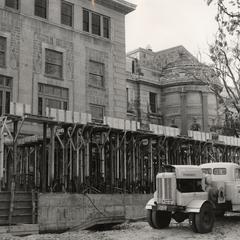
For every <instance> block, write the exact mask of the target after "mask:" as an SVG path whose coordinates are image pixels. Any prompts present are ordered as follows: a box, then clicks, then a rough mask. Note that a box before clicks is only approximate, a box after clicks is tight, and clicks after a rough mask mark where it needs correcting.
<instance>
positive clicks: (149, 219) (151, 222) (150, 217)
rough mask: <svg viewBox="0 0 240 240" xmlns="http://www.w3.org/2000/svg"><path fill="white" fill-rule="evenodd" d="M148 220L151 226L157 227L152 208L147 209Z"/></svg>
mask: <svg viewBox="0 0 240 240" xmlns="http://www.w3.org/2000/svg"><path fill="white" fill-rule="evenodd" d="M147 222H148V224H149V226H150V227H152V228H155V227H154V225H153V221H152V210H150V209H148V210H147Z"/></svg>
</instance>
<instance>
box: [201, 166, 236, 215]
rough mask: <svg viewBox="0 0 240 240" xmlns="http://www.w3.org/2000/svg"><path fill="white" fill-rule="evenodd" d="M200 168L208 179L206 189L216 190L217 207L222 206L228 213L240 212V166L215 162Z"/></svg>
mask: <svg viewBox="0 0 240 240" xmlns="http://www.w3.org/2000/svg"><path fill="white" fill-rule="evenodd" d="M200 167H201V169H202V171H203V173H204V174H205V176H206V179H207V184H206V187H208V186H211V187H212V188H215V192H216V193H217V196H215V202H216V207H220V206H218V205H222V206H221V207H222V208H223V207H224V206H225V210H226V211H236V212H238V211H240V166H239V165H238V164H236V163H230V162H215V163H205V164H202V165H200ZM210 197H211V196H210ZM213 198H214V196H213Z"/></svg>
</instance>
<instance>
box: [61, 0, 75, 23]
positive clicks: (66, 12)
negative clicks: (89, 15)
mask: <svg viewBox="0 0 240 240" xmlns="http://www.w3.org/2000/svg"><path fill="white" fill-rule="evenodd" d="M61 23H62V24H64V25H67V26H70V27H72V26H73V5H72V4H71V3H68V2H65V1H62V9H61Z"/></svg>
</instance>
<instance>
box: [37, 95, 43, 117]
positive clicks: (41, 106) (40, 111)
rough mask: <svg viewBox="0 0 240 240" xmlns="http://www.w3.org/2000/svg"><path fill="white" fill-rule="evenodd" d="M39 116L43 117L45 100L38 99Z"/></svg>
mask: <svg viewBox="0 0 240 240" xmlns="http://www.w3.org/2000/svg"><path fill="white" fill-rule="evenodd" d="M38 115H43V99H42V98H41V97H39V98H38Z"/></svg>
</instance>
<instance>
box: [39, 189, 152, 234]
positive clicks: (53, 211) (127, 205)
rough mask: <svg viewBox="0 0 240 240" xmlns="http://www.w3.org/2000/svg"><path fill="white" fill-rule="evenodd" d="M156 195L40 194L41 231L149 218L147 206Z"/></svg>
mask: <svg viewBox="0 0 240 240" xmlns="http://www.w3.org/2000/svg"><path fill="white" fill-rule="evenodd" d="M151 198H152V194H127V195H124V194H88V195H83V194H67V193H65V194H64V193H54V194H53V193H49V194H48V193H47V194H40V196H39V207H38V223H39V228H40V231H63V230H67V229H69V228H72V227H74V226H78V225H81V224H84V223H85V222H89V221H91V219H96V218H99V217H102V216H105V217H108V216H109V217H114V216H125V218H126V219H139V218H143V217H145V209H144V207H145V205H146V203H147V201H148V200H149V199H151Z"/></svg>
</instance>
